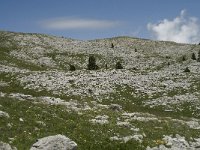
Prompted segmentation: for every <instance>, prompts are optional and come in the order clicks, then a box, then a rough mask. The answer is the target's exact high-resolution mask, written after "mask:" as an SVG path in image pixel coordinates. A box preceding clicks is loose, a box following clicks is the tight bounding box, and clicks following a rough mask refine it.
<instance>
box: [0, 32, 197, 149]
mask: <svg viewBox="0 0 200 150" xmlns="http://www.w3.org/2000/svg"><path fill="white" fill-rule="evenodd" d="M112 43H113V45H114V48H113V47H112V46H111V45H112ZM199 50H200V46H199V45H189V44H177V43H173V42H159V41H150V40H144V39H137V38H129V37H117V38H110V39H99V40H92V41H78V40H74V39H66V38H63V37H54V36H48V35H42V34H23V33H12V32H0V118H1V119H0V141H2V142H5V143H9V144H10V145H12V146H14V147H16V148H18V149H29V148H30V147H31V145H32V144H33V143H35V141H36V140H37V139H39V138H42V137H45V136H50V135H55V134H62V135H65V136H67V137H69V138H70V139H72V140H73V141H75V142H76V143H77V144H78V149H83V150H85V149H95V150H98V149H127V150H129V149H139V150H140V149H147V150H151V149H200V137H199V135H200V115H199V114H200V80H199V79H200V75H199V74H200V62H198V61H197V60H193V59H191V57H192V53H194V54H195V55H196V57H198V51H199ZM90 55H93V56H94V57H95V58H96V62H97V65H98V66H99V70H95V71H89V70H87V64H88V58H89V56H90ZM183 57H184V58H183ZM118 61H120V62H121V64H122V65H123V67H124V69H115V64H116V62H118ZM70 64H71V65H74V66H75V67H76V71H69V65H70ZM186 67H188V68H189V70H190V72H185V69H186Z"/></svg>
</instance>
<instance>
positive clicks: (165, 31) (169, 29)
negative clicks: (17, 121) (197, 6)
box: [147, 10, 200, 43]
mask: <svg viewBox="0 0 200 150" xmlns="http://www.w3.org/2000/svg"><path fill="white" fill-rule="evenodd" d="M147 28H148V30H149V31H150V32H151V33H152V35H153V36H154V38H155V39H157V40H163V41H175V42H178V43H199V42H200V25H199V21H198V19H197V18H195V17H188V16H187V15H186V11H185V10H182V11H181V13H180V16H178V17H176V18H174V19H173V20H168V19H164V20H162V21H161V22H159V23H157V24H152V23H148V24H147Z"/></svg>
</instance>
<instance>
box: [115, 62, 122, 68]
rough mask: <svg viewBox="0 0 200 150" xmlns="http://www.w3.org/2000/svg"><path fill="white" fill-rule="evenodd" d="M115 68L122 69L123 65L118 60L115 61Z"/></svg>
mask: <svg viewBox="0 0 200 150" xmlns="http://www.w3.org/2000/svg"><path fill="white" fill-rule="evenodd" d="M115 69H123V66H122V64H121V63H120V62H119V61H118V62H117V63H116V65H115Z"/></svg>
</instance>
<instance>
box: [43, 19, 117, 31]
mask: <svg viewBox="0 0 200 150" xmlns="http://www.w3.org/2000/svg"><path fill="white" fill-rule="evenodd" d="M119 24H120V23H119V22H117V21H110V20H95V19H79V18H55V19H50V20H45V21H42V22H40V25H41V26H42V27H44V28H47V29H56V30H68V29H106V28H112V27H116V26H118V25H119Z"/></svg>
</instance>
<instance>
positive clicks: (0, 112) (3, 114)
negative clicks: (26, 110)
mask: <svg viewBox="0 0 200 150" xmlns="http://www.w3.org/2000/svg"><path fill="white" fill-rule="evenodd" d="M0 117H6V118H9V117H10V116H9V114H8V113H6V112H3V111H1V110H0Z"/></svg>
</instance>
